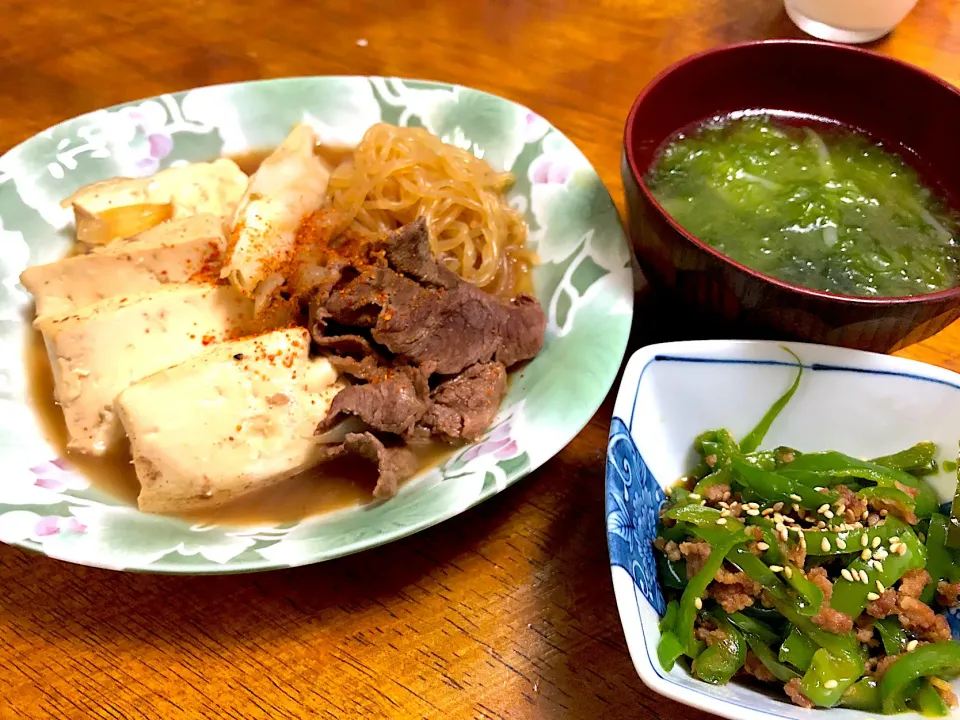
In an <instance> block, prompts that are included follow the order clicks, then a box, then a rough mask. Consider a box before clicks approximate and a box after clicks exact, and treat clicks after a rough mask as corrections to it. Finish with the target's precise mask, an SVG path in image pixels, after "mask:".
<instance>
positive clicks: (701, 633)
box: [693, 620, 727, 646]
mask: <svg viewBox="0 0 960 720" xmlns="http://www.w3.org/2000/svg"><path fill="white" fill-rule="evenodd" d="M693 634H694V636H695V637H696V638H697V640H700V641H702V642H705V643H706V644H707V646H710V645H715V644H716V643H718V642H720V641H721V640H724V639H726V637H727V634H726V633H725V632H723V630H720V629H718V628H717V626H716V625H715V624H714V623H712V622H710V621H709V620H708V621H705V622H698V623H697V627H696V628H695V629H694V631H693Z"/></svg>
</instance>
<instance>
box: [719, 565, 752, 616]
mask: <svg viewBox="0 0 960 720" xmlns="http://www.w3.org/2000/svg"><path fill="white" fill-rule="evenodd" d="M715 580H716V582H713V583H711V584H710V586H709V587H708V588H707V595H709V596H710V597H712V598H713V599H714V600H716V601H717V602H718V603H719V604H720V607H722V608H723V609H724V610H726V611H727V612H728V613H732V612H739V611H740V610H743V609H744V608H747V607H750V606H751V605H753V603H754V599H755V598H757V597H759V596H760V591H761V590H763V587H762V586H761V585H760V584H759V583H756V582H754V581H753V580H751V579H750V578H749V577H747V575H746V574H745V573H742V572H731V571H729V570H727V569H726V568H720V570H718V571H717V575H716V578H715Z"/></svg>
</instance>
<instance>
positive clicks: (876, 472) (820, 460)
mask: <svg viewBox="0 0 960 720" xmlns="http://www.w3.org/2000/svg"><path fill="white" fill-rule="evenodd" d="M779 472H780V474H781V475H784V476H785V477H789V478H791V479H793V480H795V481H796V482H799V483H804V484H807V485H810V484H811V483H815V484H816V485H822V486H829V485H832V484H835V481H836V480H839V479H841V478H847V477H853V478H862V479H864V480H869V481H871V482H874V483H876V484H877V485H880V486H883V487H893V488H895V487H896V483H898V482H899V483H900V484H901V485H904V486H906V487H912V488H916V489H917V490H919V491H920V494H919V495H918V496H917V498H916V509H915V511H914V512H916V514H917V516H918V517H929V516H930V514H931V513H933V512H935V511H936V510H937V507H938V503H937V496H936V493H934V492H933V489H932V488H931V487H930V486H929V485H928V484H927V483H926V482H924V481H923V480H922V479H920V478H917V477H914V476H913V475H911V474H910V473H907V472H903V471H902V470H895V469H893V468H888V467H884V466H883V465H878V464H877V463H872V462H869V461H867V460H857V458H854V457H850V456H849V455H844V454H843V453H840V452H836V451H834V450H830V451H827V452H819V453H804V454H803V455H800V456H798V457H797V458H796V459H795V460H794V461H793V462H792V463H790V465H789V466H786V467H784V468H781V469H780V470H779Z"/></svg>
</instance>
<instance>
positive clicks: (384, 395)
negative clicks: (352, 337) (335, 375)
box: [316, 367, 430, 435]
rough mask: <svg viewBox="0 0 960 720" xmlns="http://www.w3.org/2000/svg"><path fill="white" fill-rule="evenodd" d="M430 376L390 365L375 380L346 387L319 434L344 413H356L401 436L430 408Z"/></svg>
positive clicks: (374, 426)
mask: <svg viewBox="0 0 960 720" xmlns="http://www.w3.org/2000/svg"><path fill="white" fill-rule="evenodd" d="M427 376H428V374H425V373H424V372H423V371H422V370H421V369H420V368H413V367H398V368H387V369H384V370H383V371H382V373H381V374H380V375H379V376H378V377H376V378H375V379H374V380H373V382H370V383H367V384H365V385H350V386H349V387H345V388H344V389H343V390H341V391H340V392H339V393H337V396H336V397H335V398H334V399H333V402H332V403H331V404H330V410H329V411H328V412H327V416H326V417H325V418H324V419H323V420H322V421H321V422H320V424H319V425H318V426H317V430H316V433H317V434H318V435H319V434H322V433H324V432H326V431H327V430H329V429H330V428H332V427H333V426H334V425H336V424H337V422H338V421H339V420H340V416H341V415H355V416H357V417H359V418H360V419H361V420H363V421H364V422H365V423H366V424H367V425H369V426H370V427H371V428H373V429H375V430H380V431H381V432H388V433H394V434H396V435H402V434H404V433H406V432H408V431H410V430H412V429H413V427H414V425H416V424H417V422H418V421H419V420H420V418H422V417H423V414H424V413H425V412H426V411H427V408H428V407H429V403H430V386H429V385H428V384H427Z"/></svg>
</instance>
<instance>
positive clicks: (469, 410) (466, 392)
mask: <svg viewBox="0 0 960 720" xmlns="http://www.w3.org/2000/svg"><path fill="white" fill-rule="evenodd" d="M506 392H507V370H506V368H504V366H503V365H501V364H500V363H497V362H493V363H484V364H477V365H471V366H470V367H468V368H467V369H466V370H464V371H463V372H462V373H460V375H458V376H457V377H455V378H454V379H453V380H447V381H446V382H444V383H441V384H440V385H439V386H437V388H436V389H435V390H434V391H433V392H432V393H431V396H430V398H431V400H432V401H433V404H432V405H431V407H430V409H429V410H427V413H426V414H425V415H424V416H423V421H422V422H423V424H424V425H425V426H426V427H428V428H430V430H431V431H433V432H434V433H436V434H437V435H441V436H443V437H446V438H448V439H450V440H457V439H463V440H471V441H472V440H476V439H477V438H479V437H480V435H482V434H483V431H484V430H486V429H487V428H488V427H489V426H490V423H492V422H493V419H494V417H495V416H496V414H497V411H498V410H499V409H500V403H501V401H502V400H503V396H504V395H506Z"/></svg>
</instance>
